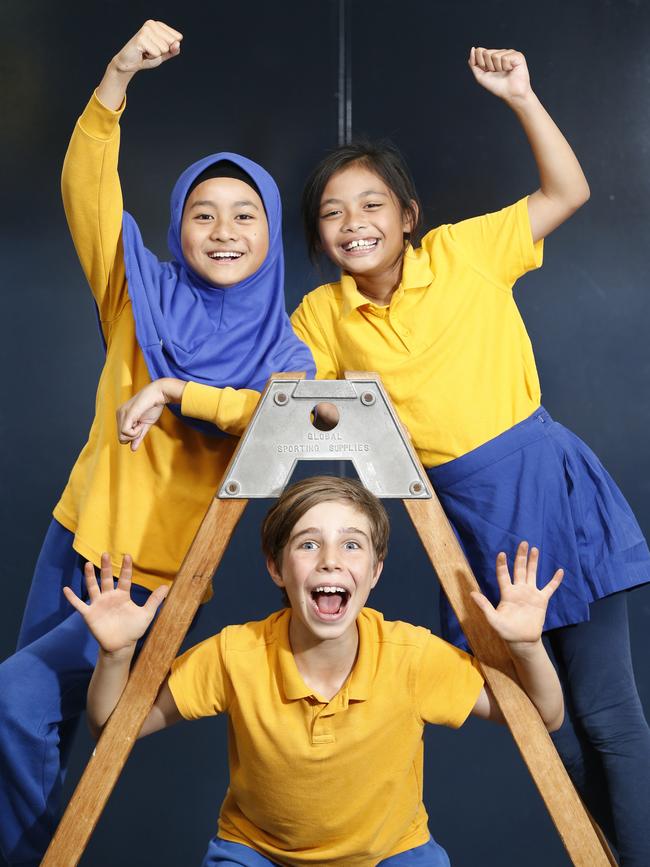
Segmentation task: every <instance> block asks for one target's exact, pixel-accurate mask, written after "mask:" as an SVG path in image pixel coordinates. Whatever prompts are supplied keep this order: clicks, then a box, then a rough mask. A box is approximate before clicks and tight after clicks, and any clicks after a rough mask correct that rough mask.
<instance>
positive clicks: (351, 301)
mask: <svg viewBox="0 0 650 867" xmlns="http://www.w3.org/2000/svg"><path fill="white" fill-rule="evenodd" d="M434 277H435V274H434V272H433V269H432V267H431V260H430V258H429V254H428V252H427V251H426V250H425V249H424V248H422V247H418V249H417V250H414V249H413V247H412V246H411V245H410V244H409V245H408V247H407V248H406V251H405V253H404V264H403V266H402V281H401V283H400V284H399V286H398V287H397V289H396V291H395V294H394V295H393V298H397V297H399V296H400V295H403V294H404V292H407V291H408V290H409V289H418V288H422V287H423V286H429V285H430V284H431V283H432V282H433V279H434ZM340 285H341V293H342V295H343V307H342V310H341V314H342V316H344V317H345V316H348V315H349V314H350V313H352V311H353V310H356V309H357V308H359V307H362V306H363V305H364V304H372V301H370V300H369V299H368V298H366V296H365V295H362V294H361V292H359V290H358V289H357V284H356V281H355V279H354V277H353V276H352V275H351V274H347V273H346V272H345V271H344V272H343V273H342V274H341V281H340Z"/></svg>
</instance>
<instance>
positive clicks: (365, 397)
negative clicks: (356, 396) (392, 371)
mask: <svg viewBox="0 0 650 867" xmlns="http://www.w3.org/2000/svg"><path fill="white" fill-rule="evenodd" d="M374 402H375V396H374V394H373V393H372V392H371V391H364V392H363V394H362V395H361V403H362V404H363V405H364V406H372V405H373V403H374Z"/></svg>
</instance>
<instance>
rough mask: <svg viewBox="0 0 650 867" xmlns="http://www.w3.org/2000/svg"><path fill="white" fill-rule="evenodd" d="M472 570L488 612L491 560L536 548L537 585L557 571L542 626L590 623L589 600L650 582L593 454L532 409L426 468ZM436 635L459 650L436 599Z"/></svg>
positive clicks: (633, 523)
mask: <svg viewBox="0 0 650 867" xmlns="http://www.w3.org/2000/svg"><path fill="white" fill-rule="evenodd" d="M427 473H428V475H429V478H430V479H431V482H432V484H433V486H434V488H435V490H436V493H437V495H438V497H439V499H440V502H441V503H442V505H443V507H444V509H445V512H446V513H447V517H448V518H449V520H450V522H451V524H452V526H453V528H454V530H455V531H456V534H457V536H458V538H459V540H460V542H461V545H462V546H463V549H464V551H465V554H466V556H467V559H468V560H469V562H470V565H471V567H472V570H473V571H474V574H475V575H476V578H477V580H478V582H479V584H480V585H481V588H482V590H483V592H484V593H485V595H486V596H487V597H488V598H489V599H490V601H491V602H492V603H493V604H495V605H496V604H497V603H498V600H499V591H498V586H497V583H496V575H495V565H494V564H495V560H496V556H497V554H498V553H499V551H505V552H506V554H507V555H508V559H509V561H510V562H512V558H513V557H514V554H515V551H516V549H517V545H518V544H519V542H520V541H521V540H522V539H525V540H526V541H527V542H528V543H529V544H530V545H531V546H532V545H535V546H536V547H538V548H539V550H540V566H539V572H538V582H539V584H540V586H541V585H542V584H543V583H545V582H546V581H548V580H549V578H550V577H551V576H552V575H553V573H554V572H555V571H556V569H560V568H562V569H564V581H563V582H562V584H561V586H560V588H559V589H558V590H557V591H556V593H555V594H554V596H553V597H552V598H551V600H550V603H549V607H548V611H547V615H546V622H545V625H544V628H545V629H546V630H548V629H554V628H556V627H558V626H568V625H569V624H572V623H581V622H583V621H585V620H589V605H590V603H591V602H593V601H594V600H596V599H600V598H602V597H603V596H608V595H609V594H611V593H616V592H618V591H620V590H627V589H629V588H631V587H634V586H636V585H639V584H644V583H646V582H647V581H650V552H649V551H648V546H647V544H646V541H645V539H644V537H643V533H642V532H641V528H640V527H639V525H638V523H637V520H636V518H635V517H634V514H633V513H632V510H631V508H630V506H629V505H628V503H627V501H626V500H625V497H624V496H623V494H622V493H621V491H620V490H619V488H618V487H617V485H616V483H615V482H614V480H613V479H612V477H611V476H610V475H609V473H608V472H607V470H605V468H604V467H603V465H602V464H601V462H600V461H599V460H598V458H597V457H596V455H595V454H594V453H593V452H592V451H591V449H590V448H589V447H588V446H587V445H585V443H583V442H582V440H581V439H579V437H577V436H575V434H572V433H571V431H569V430H567V429H566V428H565V427H563V425H561V424H559V423H558V422H555V421H553V419H552V418H551V417H550V415H549V414H548V412H546V410H545V409H544V408H543V407H540V409H538V410H537V411H536V412H535V413H533V415H531V416H530V417H529V418H527V419H526V420H525V421H522V422H520V423H519V424H517V425H515V426H514V427H512V428H510V430H507V431H505V433H502V434H501V435H500V436H498V437H495V438H494V439H492V440H489V441H488V442H487V443H485V444H484V445H482V446H479V447H478V448H476V449H473V450H472V451H471V452H468V453H467V454H466V455H463V456H462V457H460V458H456V459H455V460H453V461H450V462H449V463H446V464H442V465H441V466H439V467H433V468H431V469H429V470H427ZM441 621H442V623H441V625H442V633H443V636H444V637H445V638H446V639H447V640H448V641H451V642H452V643H453V644H456V645H458V646H459V647H467V642H466V639H465V636H464V635H463V632H462V630H461V628H460V624H459V623H458V620H457V619H456V617H455V615H454V613H453V611H452V609H451V606H450V605H449V603H448V602H447V600H446V598H444V597H443V599H442V600H441Z"/></svg>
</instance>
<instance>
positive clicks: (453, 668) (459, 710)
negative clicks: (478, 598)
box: [415, 634, 483, 728]
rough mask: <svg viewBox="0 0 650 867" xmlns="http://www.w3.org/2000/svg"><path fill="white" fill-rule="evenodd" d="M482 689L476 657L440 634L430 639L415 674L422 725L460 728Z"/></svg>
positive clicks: (416, 694) (430, 636)
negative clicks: (447, 640)
mask: <svg viewBox="0 0 650 867" xmlns="http://www.w3.org/2000/svg"><path fill="white" fill-rule="evenodd" d="M482 687H483V676H482V675H481V673H480V670H479V667H478V663H477V661H476V660H475V659H474V657H473V656H470V655H469V653H465V652H464V651H463V650H459V649H458V648H457V647H454V646H453V644H448V643H447V642H446V641H443V640H442V638H438V636H437V635H431V634H429V635H428V636H427V640H426V643H425V645H424V650H423V652H422V655H421V657H420V660H419V667H418V671H417V672H416V675H415V702H416V707H417V712H418V714H419V716H420V719H422V720H423V722H428V723H433V724H435V725H445V726H451V727H452V728H458V727H459V726H461V725H462V724H463V723H464V722H465V720H466V719H467V717H468V716H469V714H470V712H471V710H472V708H473V707H474V705H475V704H476V699H477V698H478V697H479V693H480V692H481V689H482Z"/></svg>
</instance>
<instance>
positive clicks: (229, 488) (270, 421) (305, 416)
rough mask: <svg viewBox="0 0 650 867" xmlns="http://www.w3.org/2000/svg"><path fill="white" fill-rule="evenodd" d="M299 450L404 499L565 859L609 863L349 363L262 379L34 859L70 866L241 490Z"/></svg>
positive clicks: (417, 469) (424, 487) (286, 474)
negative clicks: (329, 420) (127, 671)
mask: <svg viewBox="0 0 650 867" xmlns="http://www.w3.org/2000/svg"><path fill="white" fill-rule="evenodd" d="M323 402H327V403H332V404H334V405H335V406H336V408H337V410H338V412H339V422H338V424H337V425H336V427H335V428H334V429H333V430H332V431H331V432H322V431H319V430H317V428H316V427H314V424H313V418H314V416H313V409H314V407H315V406H316V405H318V404H319V403H323ZM305 460H307V461H314V460H318V461H323V460H332V461H340V460H350V461H352V463H353V464H354V466H355V469H356V471H357V474H358V476H359V479H360V480H361V482H362V483H363V484H364V485H365V486H366V487H367V488H368V489H369V490H371V491H372V492H373V493H375V494H376V495H377V496H379V497H383V498H386V497H390V498H399V499H402V501H403V503H404V506H405V507H406V510H407V512H408V514H409V517H410V518H411V521H412V522H413V526H414V527H415V530H416V532H417V534H418V536H419V537H420V540H421V541H422V544H423V545H424V548H425V550H426V552H427V555H428V557H429V559H430V561H431V564H432V566H433V568H434V570H435V572H436V574H437V576H438V579H439V581H440V583H441V585H442V587H443V589H444V591H445V593H446V595H447V598H448V599H449V602H450V603H451V606H452V608H453V609H454V611H455V613H456V616H457V617H458V619H459V621H460V623H461V625H462V627H463V630H464V632H465V635H466V636H467V639H468V641H469V644H470V646H471V648H472V651H473V653H474V654H475V656H476V657H477V659H478V660H479V661H480V664H481V669H482V671H483V675H484V677H485V680H486V682H487V683H488V684H489V686H490V689H491V690H492V692H493V693H494V696H495V698H496V701H497V703H498V705H499V707H500V709H501V711H502V713H503V716H504V718H505V720H506V722H507V724H508V727H509V728H510V731H511V732H512V736H513V738H514V740H515V742H516V744H517V746H518V747H519V750H520V752H521V754H522V756H523V759H524V761H525V763H526V765H527V767H528V770H529V771H530V774H531V776H532V777H533V779H534V781H535V784H536V785H537V788H538V789H539V792H540V794H541V796H542V798H543V799H544V803H545V804H546V807H547V809H548V811H549V813H550V815H551V818H552V820H553V822H554V823H555V827H556V828H557V831H558V833H559V835H560V837H561V839H562V842H563V843H564V846H565V847H566V850H567V852H568V854H569V857H570V859H571V860H572V862H573V864H574V865H576V867H605V865H615V864H616V861H615V860H614V858H613V856H612V854H611V852H610V850H609V847H608V846H607V843H606V841H605V840H604V838H603V836H602V834H601V833H600V831H599V829H598V828H597V826H595V825H594V823H593V822H592V820H591V819H590V817H589V815H588V813H587V812H586V810H585V808H584V806H583V804H582V802H581V800H580V798H579V797H578V795H577V793H576V791H575V789H574V787H573V785H572V783H571V781H570V779H569V777H568V774H567V772H566V770H565V769H564V766H563V765H562V762H561V761H560V758H559V756H558V754H557V752H556V750H555V748H554V746H553V744H552V742H551V739H550V737H549V735H548V732H547V731H546V728H545V727H544V724H543V723H542V720H541V718H540V716H539V714H538V713H537V710H536V709H535V707H534V706H533V704H532V703H531V701H530V699H529V698H528V696H527V695H526V693H525V692H524V691H523V689H522V688H521V686H520V684H519V682H518V679H517V675H516V672H515V668H514V665H513V663H512V660H511V658H510V655H509V652H508V649H507V646H506V644H505V643H504V642H503V641H502V640H501V639H500V638H499V637H498V636H497V635H496V634H495V633H494V632H493V631H492V629H491V628H490V627H489V626H488V625H487V624H486V622H485V620H484V619H483V617H481V615H480V614H479V613H478V612H477V610H476V606H475V605H474V603H473V602H472V601H471V599H470V593H471V591H472V590H477V589H479V587H478V584H477V582H476V579H475V577H474V575H473V574H472V571H471V569H470V566H469V564H468V562H467V560H466V558H465V555H464V554H463V551H462V549H461V547H460V545H459V543H458V541H457V539H456V536H455V535H454V532H453V530H452V528H451V526H450V524H449V522H448V520H447V518H446V516H445V514H444V512H443V510H442V507H441V505H440V503H439V502H438V499H437V497H436V496H435V493H434V492H433V490H432V489H431V486H430V484H429V480H428V478H427V476H426V473H425V471H424V469H423V467H422V465H421V463H420V460H419V458H418V456H417V454H416V452H415V450H414V448H413V446H412V444H411V442H410V439H409V436H408V434H407V432H406V431H405V429H404V428H403V426H402V425H401V423H400V421H399V419H398V417H397V414H396V412H395V410H394V408H393V406H392V404H391V402H390V400H389V398H388V396H387V394H386V392H385V390H384V388H383V386H382V384H381V381H380V379H379V377H378V376H377V375H376V374H373V373H365V372H352V373H346V374H345V379H344V380H335V381H332V380H324V381H314V380H306V379H305V375H304V374H303V373H284V374H275V375H274V376H273V377H272V378H271V379H270V380H269V383H268V385H267V387H266V389H265V391H264V394H263V395H262V398H261V400H260V402H259V404H258V406H257V409H256V411H255V414H254V415H253V418H252V419H251V421H250V423H249V425H248V427H247V428H246V431H245V432H244V435H243V436H242V438H241V440H240V442H239V445H238V447H237V449H236V451H235V453H234V454H233V457H232V459H231V461H230V464H229V465H228V468H227V470H226V472H225V475H224V477H223V479H222V482H221V486H220V488H219V491H218V493H217V496H216V497H215V499H214V500H213V501H212V503H211V504H210V507H209V508H208V510H207V513H206V515H205V517H204V519H203V522H202V523H201V526H200V527H199V530H198V532H197V534H196V536H195V538H194V541H193V542H192V545H191V546H190V549H189V551H188V552H187V555H186V556H185V559H184V560H183V563H182V565H181V568H180V571H179V573H178V575H177V577H176V579H175V581H174V583H173V586H172V589H171V591H170V593H169V596H168V598H167V600H166V601H165V604H164V605H163V606H162V609H161V611H160V614H159V616H158V618H157V620H156V622H155V624H154V626H153V627H152V629H151V632H150V634H149V636H148V638H147V640H146V642H145V644H144V646H143V648H142V651H141V653H140V655H139V657H138V659H137V661H136V663H135V665H134V667H133V670H132V672H131V676H130V678H129V681H128V683H127V685H126V687H125V689H124V692H123V694H122V697H121V699H120V701H119V704H118V705H117V707H116V708H115V710H114V712H113V714H112V716H111V717H110V719H109V721H108V723H107V724H106V726H105V729H104V731H103V733H102V736H101V738H100V739H99V741H98V743H97V747H96V749H95V751H94V753H93V754H92V756H91V758H90V761H89V762H88V765H87V767H86V769H85V771H84V774H83V776H82V777H81V780H80V781H79V784H78V786H77V788H76V790H75V792H74V794H73V796H72V798H71V800H70V803H69V804H68V808H67V810H66V811H65V813H64V815H63V817H62V819H61V821H60V823H59V826H58V828H57V831H56V833H55V835H54V837H53V839H52V841H51V843H50V846H49V848H48V850H47V852H46V854H45V858H44V859H43V861H42V862H41V865H42V867H74V865H76V864H78V862H79V860H80V858H81V856H82V855H83V852H84V849H85V847H86V845H87V844H88V840H89V839H90V836H91V834H92V832H93V830H94V828H95V826H96V824H97V822H98V820H99V817H100V816H101V813H102V810H103V808H104V806H105V805H106V802H107V800H108V798H109V796H110V794H111V792H112V790H113V787H114V785H115V783H116V782H117V780H118V778H119V776H120V773H121V771H122V768H123V767H124V765H125V763H126V760H127V758H128V756H129V753H130V752H131V749H132V747H133V744H134V743H135V740H136V738H137V736H138V732H139V731H140V728H141V727H142V723H143V722H144V720H145V718H146V717H147V714H148V713H149V710H150V708H151V706H152V704H153V702H154V701H155V699H156V696H157V694H158V690H159V689H160V686H161V684H162V682H163V681H164V679H165V677H166V676H167V674H168V673H169V669H170V667H171V663H172V661H173V659H174V658H175V657H176V655H177V653H178V649H179V647H180V645H181V643H182V641H183V639H184V638H185V635H186V633H187V631H188V629H189V627H190V624H191V622H192V620H193V618H194V615H195V613H196V611H197V609H198V606H199V604H200V603H201V600H202V599H203V598H204V596H205V593H206V590H207V589H208V587H209V585H210V582H211V580H212V576H213V574H214V572H215V570H216V569H217V567H218V566H219V564H220V562H221V558H222V557H223V554H224V552H225V550H226V548H227V547H228V543H229V541H230V538H231V536H232V534H233V531H234V529H235V527H236V526H237V523H238V521H239V519H240V518H241V516H242V514H243V512H244V509H245V508H246V504H247V502H248V499H250V498H258V497H263V498H271V497H277V496H278V495H279V494H280V493H281V491H282V490H283V489H284V487H285V486H286V484H287V483H288V481H289V478H290V476H291V473H292V471H293V469H294V467H295V464H296V463H297V461H305Z"/></svg>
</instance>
